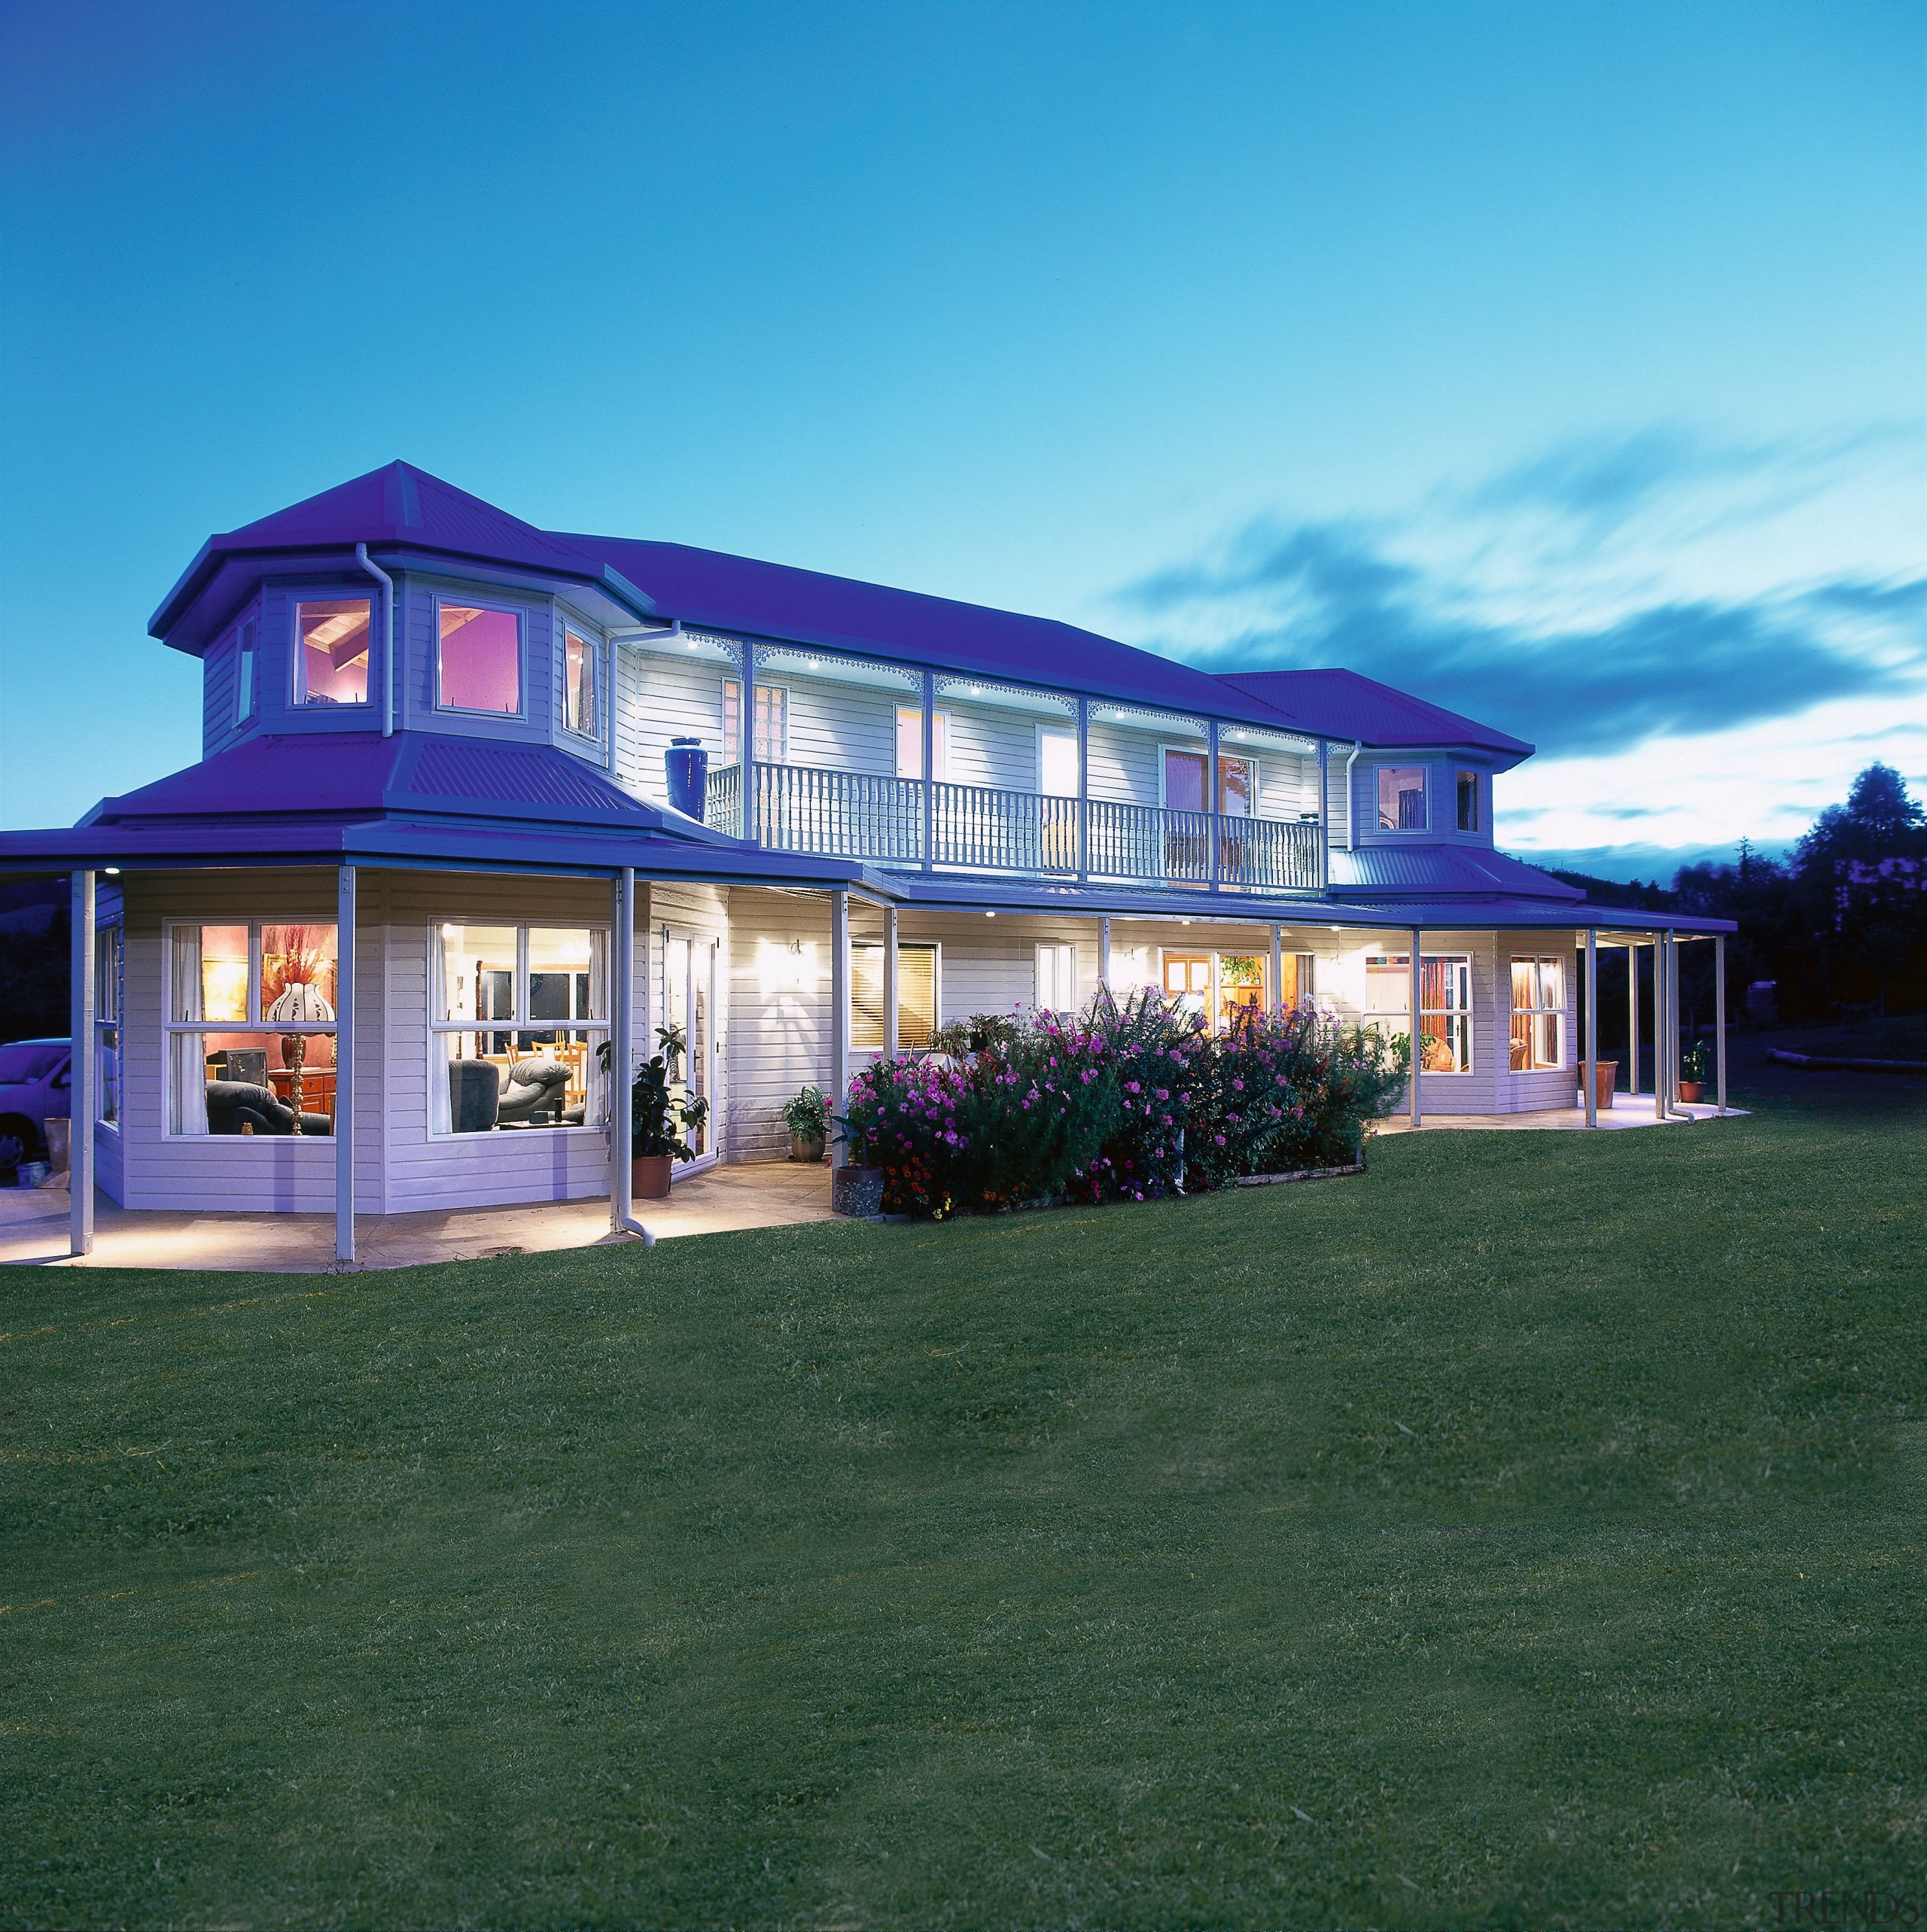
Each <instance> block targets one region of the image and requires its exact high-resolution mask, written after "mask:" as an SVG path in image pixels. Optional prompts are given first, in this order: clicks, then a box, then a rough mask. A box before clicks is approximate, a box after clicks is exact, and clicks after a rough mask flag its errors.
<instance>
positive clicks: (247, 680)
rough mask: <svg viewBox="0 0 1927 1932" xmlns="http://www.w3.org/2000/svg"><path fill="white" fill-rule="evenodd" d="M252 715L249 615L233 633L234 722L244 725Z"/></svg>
mask: <svg viewBox="0 0 1927 1932" xmlns="http://www.w3.org/2000/svg"><path fill="white" fill-rule="evenodd" d="M253 716H254V619H253V618H251V617H250V618H248V619H246V621H245V622H243V623H242V625H241V627H240V628H239V630H237V631H236V632H235V633H234V722H235V723H236V724H237V725H245V723H247V722H248V720H249V719H250V718H251V717H253Z"/></svg>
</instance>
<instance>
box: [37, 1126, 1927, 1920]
mask: <svg viewBox="0 0 1927 1932" xmlns="http://www.w3.org/2000/svg"><path fill="white" fill-rule="evenodd" d="M1923 1226H1927V1122H1923V1121H1922V1119H1921V1118H1920V1117H1919V1114H1918V1113H1917V1112H1906V1111H1903V1112H1899V1113H1896V1114H1894V1115H1891V1116H1889V1117H1887V1118H1880V1119H1877V1120H1874V1121H1854V1120H1852V1119H1850V1118H1841V1117H1840V1116H1839V1115H1835V1114H1829V1113H1827V1112H1824V1111H1815V1110H1813V1109H1807V1110H1804V1111H1796V1110H1793V1109H1783V1110H1781V1111H1779V1112H1772V1113H1769V1114H1766V1115H1762V1116H1761V1117H1758V1118H1754V1119H1752V1120H1748V1121H1735V1122H1730V1123H1727V1124H1723V1125H1722V1126H1720V1127H1712V1128H1700V1127H1695V1128H1691V1129H1686V1128H1676V1129H1673V1130H1667V1131H1665V1132H1655V1133H1620V1134H1612V1135H1600V1136H1591V1137H1586V1136H1577V1135H1563V1134H1496V1133H1465V1134H1454V1133H1435V1134H1428V1135H1425V1136H1413V1137H1409V1138H1405V1139H1398V1140H1395V1141H1393V1142H1387V1143H1384V1144H1383V1145H1381V1146H1380V1147H1378V1149H1375V1150H1374V1158H1373V1164H1372V1168H1371V1173H1369V1174H1368V1176H1365V1178H1364V1179H1362V1180H1359V1181H1355V1182H1354V1181H1341V1182H1330V1183H1326V1184H1323V1185H1317V1186H1311V1187H1302V1188H1274V1189H1261V1190H1254V1191H1241V1192H1238V1193H1237V1194H1231V1195H1229V1196H1225V1197H1218V1198H1215V1199H1210V1200H1202V1201H1198V1202H1192V1203H1171V1204H1167V1205H1163V1206H1151V1207H1144V1208H1116V1209H1104V1210H1103V1211H1101V1212H1095V1211H1085V1212H1075V1211H1073V1212H1064V1213H1058V1214H1052V1215H1028V1216H1016V1217H1010V1218H1006V1219H995V1220H979V1221H975V1222H963V1223H960V1224H956V1225H951V1226H948V1227H945V1228H932V1227H928V1226H909V1227H890V1228H875V1227H869V1226H847V1225H830V1226H817V1227H810V1228H796V1229H790V1230H787V1231H765V1232H760V1233H755V1234H742V1235H734V1236H724V1237H711V1238H708V1239H705V1240H690V1241H683V1242H677V1243H665V1245H664V1246H662V1247H661V1248H659V1249H657V1250H656V1252H654V1253H653V1254H644V1253H642V1252H638V1251H636V1250H634V1249H624V1250H591V1251H585V1252H577V1253H574V1254H565V1255H544V1256H539V1257H526V1258H512V1259H504V1260H500V1261H489V1262H483V1263H475V1264H457V1265H451V1266H447V1267H436V1268H422V1269H417V1270H409V1271H406V1272H397V1273H385V1274H376V1275H369V1276H362V1277H359V1278H350V1279H339V1280H334V1279H315V1278H307V1279H301V1278H292V1277H286V1276H236V1275H219V1276H193V1275H184V1274H181V1275H163V1274H147V1273H139V1274H137V1273H113V1272H108V1271H105V1270H101V1271H91V1272H82V1271H73V1270H37V1271H28V1270H21V1271H16V1272H11V1273H9V1274H8V1276H7V1278H6V1279H5V1281H4V1282H0V1331H5V1340H4V1341H0V1365H4V1370H3V1371H0V1451H4V1462H0V1481H3V1482H4V1489H0V1602H4V1603H5V1606H6V1608H5V1614H0V1923H5V1924H61V1925H77V1924H141V1925H161V1924H178V1925H204V1926H215V1925H233V1926H239V1925H272V1924H297V1925H304V1926H305V1925H316V1926H330V1925H350V1926H364V1925H367V1926H373V1925H420V1924H434V1925H455V1924H482V1925H489V1926H524V1925H527V1926H549V1925H553V1926H579V1925H593V1924H626V1923H645V1924H678V1925H711V1924H714V1925H726V1924H727V1925H790V1924H800V1925H822V1926H832V1927H858V1926H869V1925H876V1924H933V1925H951V1924H955V1925H959V1926H976V1925H999V1926H1001V1925H1079V1924H1090V1925H1103V1926H1149V1925H1157V1926H1168V1925H1207V1926H1214V1927H1215V1926H1220V1925H1253V1926H1262V1925H1277V1924H1292V1925H1318V1924H1374V1925H1381V1926H1413V1927H1451V1926H1463V1925H1468V1924H1487V1925H1520V1926H1528V1925H1530V1926H1560V1925H1581V1926H1618V1925H1625V1924H1636V1925H1652V1926H1694V1925H1709V1926H1711V1925H1736V1926H1739V1925H1745V1926H1757V1925H1762V1924H1771V1923H1773V1922H1774V1921H1775V1915H1776V1907H1775V1905H1774V1903H1773V1896H1772V1895H1773V1894H1774V1893H1775V1892H1776V1891H1786V1890H1788V1889H1790V1888H1807V1889H1809V1890H1813V1891H1818V1890H1819V1889H1820V1888H1822V1887H1828V1886H1831V1887H1832V1888H1834V1889H1836V1890H1839V1889H1841V1888H1884V1889H1886V1890H1889V1891H1893V1892H1895V1893H1903V1894H1904V1893H1908V1892H1911V1894H1913V1897H1914V1898H1915V1899H1916V1901H1919V1902H1921V1903H1927V1885H1923V1882H1922V1881H1923V1876H1927V1796H1924V1795H1923V1786H1922V1776H1923V1772H1927V1744H1924V1743H1923V1739H1927V1691H1923V1687H1922V1680H1923V1672H1922V1658H1923V1657H1927V1611H1924V1610H1923V1605H1922V1575H1923V1562H1922V1559H1923V1556H1924V1555H1927V1508H1923V1505H1927V1481H1924V1480H1923V1477H1927V1453H1923V1452H1924V1451H1927V1434H1924V1433H1923V1424H1922V1387H1921V1380H1922V1366H1923V1363H1924V1362H1927V1320H1923V1282H1922V1276H1923V1273H1927V1270H1923V1269H1922V1265H1921V1236H1922V1228H1923ZM1792 1909H1793V1908H1792V1906H1790V1905H1787V1904H1785V1903H1784V1902H1783V1903H1782V1906H1781V1907H1780V1908H1779V1911H1780V1914H1781V1915H1782V1917H1785V1916H1786V1915H1788V1914H1789V1913H1790V1912H1792ZM1788 1922H1791V1919H1790V1918H1788Z"/></svg>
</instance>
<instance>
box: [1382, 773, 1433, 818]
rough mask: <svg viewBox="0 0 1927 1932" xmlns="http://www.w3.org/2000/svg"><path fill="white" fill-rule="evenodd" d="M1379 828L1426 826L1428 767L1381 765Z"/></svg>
mask: <svg viewBox="0 0 1927 1932" xmlns="http://www.w3.org/2000/svg"><path fill="white" fill-rule="evenodd" d="M1378 829H1379V830H1380V831H1381V832H1423V830H1424V829H1425V767H1424V766H1423V765H1381V766H1380V767H1379V768H1378Z"/></svg>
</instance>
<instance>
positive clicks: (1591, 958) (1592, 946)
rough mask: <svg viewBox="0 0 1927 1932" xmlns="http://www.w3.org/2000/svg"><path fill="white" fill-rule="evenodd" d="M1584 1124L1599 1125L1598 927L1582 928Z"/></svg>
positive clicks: (1589, 1125)
mask: <svg viewBox="0 0 1927 1932" xmlns="http://www.w3.org/2000/svg"><path fill="white" fill-rule="evenodd" d="M1586 1124H1587V1126H1588V1127H1597V1126H1598V1125H1599V928H1598V927H1597V926H1588V927H1587V928H1586Z"/></svg>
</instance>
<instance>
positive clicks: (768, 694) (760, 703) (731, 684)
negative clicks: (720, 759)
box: [723, 677, 790, 765]
mask: <svg viewBox="0 0 1927 1932" xmlns="http://www.w3.org/2000/svg"><path fill="white" fill-rule="evenodd" d="M789 739H790V694H789V692H787V690H785V689H784V687H783V686H781V685H780V684H759V685H758V686H756V735H755V740H754V742H753V744H752V745H751V747H750V756H751V757H752V758H753V759H755V760H756V762H757V763H758V764H760V765H781V764H784V763H786V762H787V760H788V757H789ZM742 750H743V687H742V686H741V685H740V684H738V683H737V682H736V680H735V679H734V678H733V677H726V678H725V679H724V680H723V756H724V757H725V758H726V759H727V758H740V757H741V756H742Z"/></svg>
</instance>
